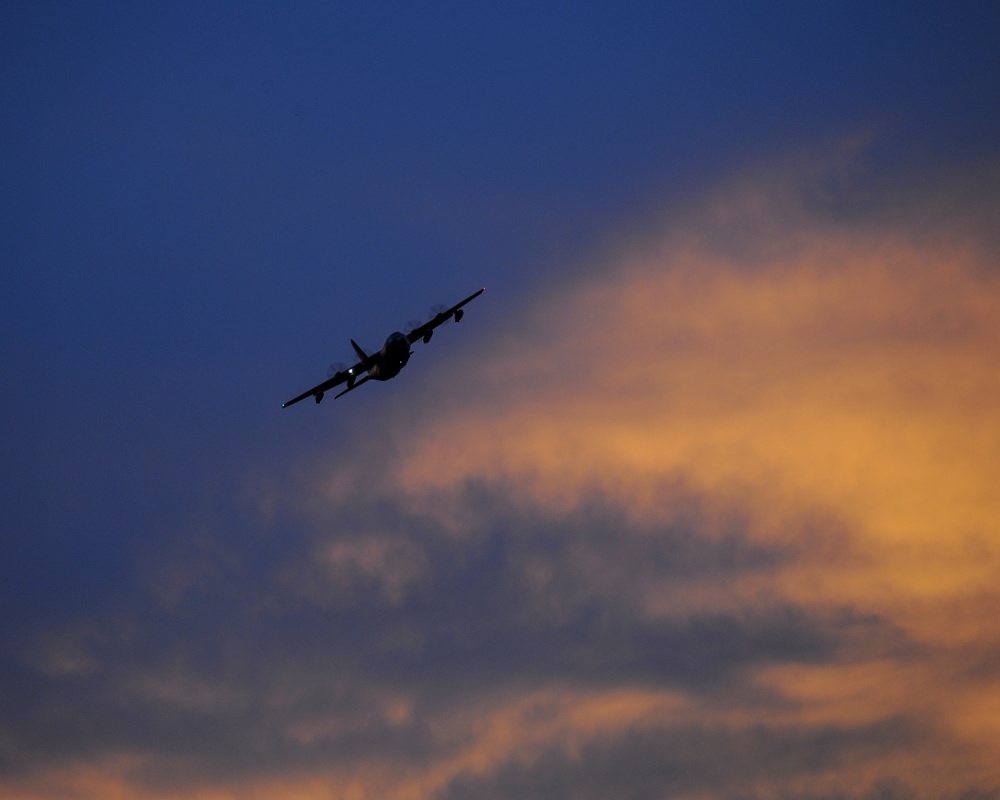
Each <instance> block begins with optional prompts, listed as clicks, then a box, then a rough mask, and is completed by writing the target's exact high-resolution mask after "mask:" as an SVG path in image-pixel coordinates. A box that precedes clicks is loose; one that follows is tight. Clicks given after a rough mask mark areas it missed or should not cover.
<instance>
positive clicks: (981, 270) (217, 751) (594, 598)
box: [0, 154, 1000, 798]
mask: <svg viewBox="0 0 1000 800" xmlns="http://www.w3.org/2000/svg"><path fill="white" fill-rule="evenodd" d="M859 163H860V161H859V159H858V158H857V156H856V154H855V155H852V157H850V158H846V159H838V158H833V159H831V158H824V159H819V160H810V159H803V160H800V161H798V162H796V163H785V164H779V165H770V166H769V167H768V168H767V169H760V170H756V171H749V172H747V173H746V174H744V175H741V176H737V177H734V178H733V179H732V180H731V181H729V182H728V183H727V184H726V185H723V186H720V187H718V188H717V190H716V191H714V192H712V193H709V194H707V195H705V196H704V197H702V198H701V199H700V200H699V201H697V202H692V204H691V205H690V207H689V208H687V209H684V210H682V211H678V212H675V213H673V214H670V215H667V218H666V219H665V221H663V222H661V223H659V224H657V225H656V226H654V228H655V230H653V231H652V232H646V233H644V234H643V235H642V236H637V237H635V239H633V240H632V241H627V242H622V243H620V244H618V245H616V246H615V247H614V248H611V250H612V251H613V252H611V253H610V254H607V255H605V256H604V257H602V258H601V259H598V261H599V262H600V263H599V264H598V265H597V266H594V265H590V267H591V268H590V269H588V270H585V271H582V273H581V274H583V275H584V276H585V277H583V278H582V279H581V280H580V281H579V282H578V283H575V284H571V285H560V286H559V287H558V288H553V289H552V290H550V291H547V292H542V293H540V295H539V297H538V298H537V299H536V301H535V302H534V303H533V304H532V305H531V306H529V307H527V308H525V309H524V311H523V315H522V316H521V317H520V318H515V319H511V320H509V323H510V324H509V326H508V327H507V328H505V329H504V330H503V331H500V332H497V333H495V334H494V335H492V336H491V337H489V338H488V339H487V340H485V341H479V342H475V343H474V344H475V347H474V349H471V348H470V350H468V351H467V352H466V354H465V355H464V356H460V357H458V358H457V359H456V360H455V361H454V362H452V363H449V364H445V365H441V367H440V372H439V373H437V374H434V375H431V376H429V378H428V382H427V384H426V385H425V386H423V387H422V388H421V389H420V390H419V391H417V392H415V393H416V394H418V395H424V396H427V397H428V398H429V401H428V402H427V404H426V405H424V406H420V407H417V408H413V407H412V406H411V405H403V404H402V402H401V403H400V405H399V406H398V407H396V408H390V409H389V412H390V413H389V414H388V418H389V419H392V420H393V422H392V424H390V425H389V426H388V427H387V429H386V430H385V431H384V436H383V437H382V438H381V439H380V440H379V441H378V442H377V443H374V444H373V443H372V442H371V438H370V437H365V440H364V441H362V438H361V437H359V439H358V441H356V442H353V443H350V444H349V445H348V446H344V445H343V444H341V445H339V446H338V448H337V453H336V454H335V455H331V456H330V457H329V458H327V459H324V460H322V461H321V463H319V464H312V465H309V468H308V469H303V471H302V472H301V473H299V474H298V477H297V478H296V479H295V480H291V479H289V478H287V477H283V476H280V475H273V476H265V477H263V478H261V479H260V480H259V481H258V482H257V483H256V484H255V486H254V490H253V492H252V495H251V496H252V499H251V505H252V507H253V508H255V509H256V510H257V513H256V515H255V516H251V517H249V518H248V517H246V515H243V519H244V522H242V523H240V524H239V525H236V524H234V523H233V522H232V521H231V520H229V519H221V520H216V521H215V522H213V523H207V524H206V525H204V526H203V527H202V528H201V529H200V530H199V531H198V533H197V534H191V535H190V536H189V537H187V539H186V541H187V542H188V545H187V549H186V550H182V551H181V552H176V553H170V554H157V556H158V557H157V558H156V559H151V564H150V566H149V568H148V569H147V570H146V571H145V572H144V573H143V574H144V575H145V576H146V582H145V584H144V587H143V590H142V591H141V592H140V593H139V595H138V597H137V599H136V604H135V605H133V606H132V607H131V608H129V609H127V610H125V609H123V610H122V611H121V613H120V614H117V615H114V616H113V617H108V618H105V619H96V620H81V621H80V623H79V624H78V625H76V626H72V627H70V628H67V629H65V630H58V631H46V632H45V633H44V634H40V635H39V636H38V637H36V639H35V640H33V641H32V642H31V643H30V646H29V647H26V648H25V651H24V653H23V654H22V656H21V658H20V662H19V667H18V674H17V675H15V676H12V677H11V678H9V679H7V680H6V681H5V686H4V701H3V702H4V706H5V711H4V715H3V722H2V723H0V789H2V792H3V794H4V795H5V796H11V797H23V798H48V797H57V796H59V797H63V796H70V797H91V796H103V797H116V796H120V797H126V796H127V797H148V798H172V797H198V798H228V797H276V796H284V797H317V798H326V797H330V798H333V797H338V798H339V797H352V798H353V797H357V798H365V797H386V798H416V797H421V798H423V797H434V798H464V797H510V796H518V797H527V798H530V797H539V798H540V797H554V796H555V797H559V796H570V797H581V798H586V797H610V796H617V797H690V798H694V797H698V798H748V797H760V798H764V797H768V798H782V797H788V798H791V797H796V798H803V797H806V798H830V797H850V798H869V797H871V798H874V797H881V798H904V797H905V798H909V797H928V798H950V797H983V798H985V797H1000V768H998V767H997V766H996V765H997V764H1000V746H998V745H997V742H1000V680H998V678H997V675H998V674H1000V673H998V672H997V669H996V667H997V665H998V664H1000V628H998V624H997V622H996V615H995V613H994V609H995V608H996V607H997V603H998V601H1000V596H998V595H1000V592H998V590H997V588H996V587H997V586H998V585H1000V583H998V580H997V578H998V577H1000V530H998V526H1000V494H998V493H997V492H996V491H995V485H996V477H995V476H996V466H997V464H1000V403H998V402H997V399H998V397H1000V391H998V390H1000V270H998V269H997V263H998V261H997V255H998V253H997V249H996V242H994V241H991V240H990V237H989V235H987V234H985V233H984V232H985V231H988V230H989V226H988V225H987V224H986V223H985V221H986V220H991V219H992V220H995V219H996V212H997V210H998V208H1000V206H998V202H997V200H998V195H997V186H998V184H997V182H996V181H995V180H994V179H993V177H992V176H995V175H996V170H995V169H993V168H992V167H988V168H980V169H979V170H978V177H977V179H976V180H972V179H970V178H969V176H968V175H961V176H958V177H955V175H941V176H938V177H936V178H935V179H934V180H925V181H924V183H922V184H920V183H913V184H912V185H909V186H907V187H906V192H903V191H902V190H901V189H900V188H899V187H900V185H901V184H900V183H898V182H896V183H893V184H891V185H880V184H879V183H878V182H877V181H873V180H872V178H871V176H870V175H869V174H868V173H866V172H864V171H863V170H861V169H860V167H859V166H858V165H859ZM413 394H414V393H412V392H411V393H409V398H408V399H412V396H413ZM431 400H432V401H433V402H431ZM303 476H305V477H303ZM234 516H239V515H234ZM160 556H162V558H160ZM154 562H155V563H154ZM15 689H16V692H17V693H16V696H15V692H14V690H15Z"/></svg>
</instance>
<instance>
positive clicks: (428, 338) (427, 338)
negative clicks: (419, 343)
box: [423, 331, 434, 344]
mask: <svg viewBox="0 0 1000 800" xmlns="http://www.w3.org/2000/svg"><path fill="white" fill-rule="evenodd" d="M433 335H434V331H427V333H425V334H424V337H423V338H424V344H427V343H428V342H429V341H430V340H431V337H432V336H433Z"/></svg>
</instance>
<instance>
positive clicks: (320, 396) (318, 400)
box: [316, 392, 323, 405]
mask: <svg viewBox="0 0 1000 800" xmlns="http://www.w3.org/2000/svg"><path fill="white" fill-rule="evenodd" d="M322 402H323V393H322V392H316V405H319V404H320V403H322Z"/></svg>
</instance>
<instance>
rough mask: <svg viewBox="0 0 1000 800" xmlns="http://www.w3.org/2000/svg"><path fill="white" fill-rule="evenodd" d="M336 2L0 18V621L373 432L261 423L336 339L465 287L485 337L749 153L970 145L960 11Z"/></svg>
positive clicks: (465, 340) (430, 354)
mask: <svg viewBox="0 0 1000 800" xmlns="http://www.w3.org/2000/svg"><path fill="white" fill-rule="evenodd" d="M357 5H358V6H359V7H355V4H301V5H300V4H296V5H285V4H262V3H234V4H214V3H213V4H203V3H195V4H190V5H178V4H173V3H170V4H152V5H145V4H143V5H139V6H137V5H135V4H131V3H40V2H31V3H6V4H4V6H3V10H2V11H0V220H2V221H0V225H2V231H0V264H2V265H3V290H2V292H0V348H2V349H0V352H2V363H3V370H2V384H0V386H2V394H3V403H2V412H3V413H2V415H0V448H2V449H0V457H2V464H3V474H4V480H3V486H2V489H0V510H2V518H3V527H4V533H3V538H2V544H0V606H2V608H3V609H4V611H3V612H2V613H3V627H4V630H5V632H19V633H20V634H24V635H27V633H30V632H31V631H33V630H35V629H37V627H38V626H41V625H47V624H55V623H58V622H59V621H62V620H66V619H72V618H76V617H77V616H78V615H80V614H85V613H88V612H90V611H94V612H95V613H96V611H97V610H100V609H106V608H114V607H115V606H116V605H117V604H119V603H121V602H122V601H123V598H125V599H128V598H132V597H134V592H135V591H136V587H135V577H134V575H135V568H136V564H137V563H139V562H141V561H142V559H143V558H144V557H146V555H148V552H150V551H151V549H152V550H153V551H155V549H156V548H157V547H160V546H162V543H163V542H164V541H167V542H169V541H170V539H171V537H173V536H177V535H179V534H177V533H176V531H178V530H179V529H181V528H183V526H184V524H185V523H186V521H187V520H189V519H190V518H191V517H193V516H196V515H197V516H202V515H208V516H211V515H212V514H214V513H218V514H219V515H220V516H223V517H225V519H226V522H225V524H224V525H222V527H223V528H225V529H227V530H230V529H231V530H239V528H240V525H241V522H240V521H239V519H238V516H239V512H238V510H234V508H233V506H234V501H233V499H232V498H233V497H234V496H236V495H238V494H239V491H241V489H239V488H238V487H240V486H242V484H243V482H244V480H245V479H246V476H247V475H252V474H254V473H256V472H262V471H266V470H274V471H276V472H278V473H282V472H283V471H284V470H286V469H288V466H287V465H288V464H289V463H290V462H292V461H293V460H295V459H297V458H298V457H300V456H301V455H302V454H304V453H314V452H317V451H320V450H323V449H329V448H333V447H337V446H339V444H340V443H342V442H344V441H346V440H347V438H348V436H349V435H350V433H351V432H352V431H358V430H363V429H365V428H366V427H367V429H368V430H370V431H371V432H372V433H371V435H373V436H377V431H378V424H379V413H380V409H381V408H382V406H381V405H380V404H381V402H382V399H383V398H384V397H385V396H387V395H386V393H400V392H406V391H407V385H406V383H405V382H404V381H403V380H399V381H396V382H393V383H390V384H386V385H384V386H376V387H366V390H367V389H368V388H371V389H372V391H370V392H368V393H367V395H361V394H360V393H359V394H355V395H352V398H351V399H354V400H356V401H357V402H353V403H349V402H342V403H341V402H340V401H338V403H339V404H338V405H337V406H334V407H332V408H327V407H325V406H324V408H323V411H324V412H326V413H322V414H316V413H312V412H314V411H315V409H313V408H311V407H307V408H299V407H296V408H295V409H292V410H289V411H285V412H282V411H281V410H280V408H279V406H280V403H281V402H282V401H283V400H286V399H288V397H290V396H292V395H294V394H297V393H298V392H300V391H302V390H304V389H306V388H308V386H310V385H312V384H313V383H315V382H316V381H318V380H321V379H322V378H324V377H325V370H326V366H327V364H328V363H330V362H332V361H339V360H344V361H346V360H348V358H349V357H350V350H349V349H348V347H347V344H348V337H352V336H353V337H354V338H356V339H358V340H359V341H361V342H362V343H366V344H367V345H368V346H370V347H378V346H380V344H381V341H382V339H383V338H384V336H385V335H386V334H387V333H388V332H389V331H391V330H392V329H393V328H396V327H402V326H403V325H404V324H405V323H406V321H407V320H410V319H414V318H420V317H423V316H424V315H425V314H426V311H427V308H428V306H430V305H431V304H434V303H440V302H448V303H450V302H454V301H456V300H458V299H459V298H461V297H464V296H465V295H467V294H468V293H470V292H471V291H474V290H475V289H477V288H479V287H480V286H487V287H488V288H489V291H488V292H487V294H486V295H485V296H484V299H481V300H477V301H476V306H475V307H474V308H472V309H470V314H472V313H474V314H475V315H478V316H479V320H480V322H479V323H478V324H479V325H480V327H479V331H480V332H482V331H485V330H494V331H496V330H500V329H502V326H503V325H504V324H505V321H506V320H508V319H510V318H511V315H512V314H513V313H514V312H515V311H516V309H518V308H519V306H521V305H522V304H523V303H524V302H525V300H526V299H527V298H529V297H530V296H531V294H532V291H533V289H534V288H535V287H537V286H540V285H548V284H551V283H552V282H554V281H566V282H567V283H572V281H573V280H574V267H573V264H575V263H578V261H577V260H576V259H577V258H578V257H579V256H581V255H582V254H585V253H587V252H589V251H590V250H591V249H593V248H594V247H595V246H597V245H599V244H600V243H601V242H603V241H605V240H606V239H610V238H613V237H614V236H615V235H616V232H618V231H621V230H623V229H625V228H627V227H628V226H630V225H632V224H634V222H635V220H641V219H643V218H644V216H645V215H647V214H651V213H654V212H656V211H658V210H659V209H661V208H663V207H669V206H670V205H671V204H674V203H681V202H683V200H684V198H685V197H687V196H688V195H690V194H691V193H693V192H697V191H699V190H700V189H702V188H703V187H705V186H708V185H711V184H712V183H713V181H716V180H718V179H719V178H720V176H722V175H724V174H726V173H727V172H729V171H731V170H733V169H736V168H738V167H739V166H741V165H743V164H747V163H750V162H755V161H757V160H760V159H764V158H767V157H770V156H773V155H775V154H780V153H786V152H789V151H795V150H797V149H799V148H807V147H812V146H815V145H816V144H817V143H822V142H824V141H828V140H837V139H839V138H843V137H849V136H855V135H862V134H864V135H868V134H873V135H876V136H879V137H881V138H882V141H883V142H884V143H887V144H884V145H883V151H882V156H883V158H884V159H885V164H886V165H888V166H889V167H892V168H899V169H908V168H911V167H913V166H914V165H915V164H920V163H924V162H928V161H929V162H935V163H940V162H956V161H958V162H965V161H972V160H975V159H976V158H980V157H982V156H983V155H984V154H989V153H995V151H996V146H997V143H998V142H1000V103H998V102H997V98H998V96H1000V91H998V90H1000V48H998V46H997V34H998V33H1000V6H998V5H997V4H994V3H931V4H928V3H870V2H865V3H829V4H819V3H777V4H774V3H770V4H764V5H759V4H753V3H710V4H700V3H699V4H667V3H645V4H640V3H631V4H627V6H626V10H624V11H623V10H621V7H620V6H619V5H618V4H610V3H609V4H588V3H583V4H581V3H566V4H536V3H524V4H513V3H502V4H466V3H455V4H449V3H441V4H434V5H433V7H432V8H430V9H427V8H426V7H425V4H404V3H399V4H395V3H384V4H376V3H372V4H357ZM459 334H460V335H459ZM476 335H477V334H476V333H475V329H472V328H471V327H470V329H469V330H466V329H464V328H463V329H462V330H460V331H458V332H455V333H454V335H453V334H452V332H449V335H447V336H444V335H442V336H440V337H438V339H436V340H435V344H434V346H433V347H430V348H429V349H427V350H426V351H422V352H421V353H420V354H419V358H418V359H416V360H415V361H414V363H413V365H412V366H411V367H410V370H412V372H413V373H418V372H419V370H420V366H418V365H419V364H421V363H423V364H427V363H428V362H429V361H430V360H432V359H434V358H436V357H437V358H445V357H447V355H448V354H449V353H454V352H456V349H457V348H459V347H463V346H474V344H475V337H476ZM480 335H481V333H480ZM410 385H411V386H412V385H413V384H412V383H411V384H410ZM441 391H447V387H441ZM299 412H302V413H299ZM236 505H238V504H236ZM10 641H12V642H15V643H16V642H17V641H19V640H18V638H17V636H16V635H15V636H14V637H13V638H12V639H10Z"/></svg>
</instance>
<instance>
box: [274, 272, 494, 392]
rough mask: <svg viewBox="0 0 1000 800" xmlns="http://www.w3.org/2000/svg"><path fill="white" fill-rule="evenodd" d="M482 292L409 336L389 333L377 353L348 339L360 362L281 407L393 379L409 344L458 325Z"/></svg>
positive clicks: (405, 357)
mask: <svg viewBox="0 0 1000 800" xmlns="http://www.w3.org/2000/svg"><path fill="white" fill-rule="evenodd" d="M485 291H486V289H480V290H479V291H478V292H476V293H475V294H470V295H469V296H468V297H466V298H465V299H464V300H463V301H462V302H460V303H456V304H455V305H453V306H452V307H451V308H449V309H447V310H445V311H441V312H440V313H438V314H436V315H435V316H434V317H432V318H431V319H429V320H428V321H427V322H425V323H424V324H423V325H418V326H417V327H416V328H414V329H413V330H411V331H410V332H409V333H400V332H399V331H396V332H394V333H390V334H389V338H388V339H386V340H385V344H383V345H382V349H381V350H379V351H378V352H377V353H372V354H371V355H368V354H367V353H366V352H365V351H364V350H362V349H361V348H360V347H359V346H358V343H357V342H355V341H354V340H353V339H351V346H352V347H353V348H354V352H355V353H357V356H358V358H359V359H360V360H359V361H358V363H357V364H355V365H354V366H353V367H349V368H347V369H342V370H339V371H338V372H337V373H336V374H335V375H334V376H333V377H332V378H330V379H329V380H326V381H323V383H321V384H319V386H314V387H313V388H312V389H310V390H309V391H308V392H303V393H302V394H300V395H299V396H298V397H295V398H293V399H291V400H289V401H288V402H287V403H282V404H281V407H282V408H288V406H290V405H294V404H295V403H297V402H299V400H305V399H306V398H307V397H315V398H316V402H317V403H321V402H323V396H324V395H325V394H326V392H328V391H329V390H330V389H332V388H333V387H334V386H340V385H341V384H342V383H346V384H347V388H346V389H344V390H343V391H342V392H340V393H339V394H337V395H336V396H335V397H334V399H336V398H337V397H343V396H344V395H345V394H347V393H348V392H351V391H354V390H355V389H357V388H358V387H359V386H361V385H362V384H363V383H367V382H368V381H370V380H376V381H387V380H389V379H390V378H395V377H396V376H397V375H398V374H399V371H400V370H401V369H402V368H403V367H405V366H406V362H407V361H409V360H410V356H411V355H413V351H412V350H410V345H412V344H413V343H414V342H416V341H417V340H419V339H423V341H424V344H427V342H429V341H430V340H431V336H432V335H433V334H434V329H435V328H436V327H438V326H439V325H443V324H444V323H446V322H447V321H448V320H449V319H452V318H454V319H455V322H461V321H462V317H463V315H464V314H465V311H463V310H462V306H464V305H465V304H466V303H470V302H472V301H473V300H475V299H476V298H477V297H479V295H481V294H482V293H483V292H485ZM362 376H363V377H362Z"/></svg>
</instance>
